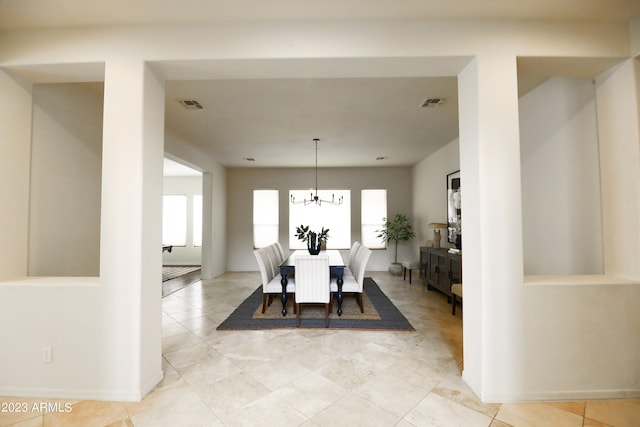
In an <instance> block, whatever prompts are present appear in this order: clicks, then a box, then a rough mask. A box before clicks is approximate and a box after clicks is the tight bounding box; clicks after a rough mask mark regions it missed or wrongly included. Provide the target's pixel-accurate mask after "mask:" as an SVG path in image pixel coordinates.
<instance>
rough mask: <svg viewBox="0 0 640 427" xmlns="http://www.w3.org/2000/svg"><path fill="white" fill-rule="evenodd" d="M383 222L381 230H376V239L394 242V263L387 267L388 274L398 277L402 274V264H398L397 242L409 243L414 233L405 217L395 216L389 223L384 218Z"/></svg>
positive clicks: (414, 235)
mask: <svg viewBox="0 0 640 427" xmlns="http://www.w3.org/2000/svg"><path fill="white" fill-rule="evenodd" d="M384 220H385V222H384V225H383V226H382V230H376V231H377V232H379V233H380V234H378V236H377V237H378V238H381V239H383V240H384V241H385V242H390V241H394V242H395V255H394V258H393V260H394V261H393V263H392V264H391V265H390V266H389V272H390V273H391V274H395V275H399V274H401V273H402V264H400V263H399V262H398V242H406V241H409V240H411V239H413V238H414V237H416V233H414V232H413V229H412V228H411V224H410V223H409V218H407V217H406V216H405V215H402V214H397V215H396V217H395V218H394V219H393V221H389V220H388V219H387V218H384Z"/></svg>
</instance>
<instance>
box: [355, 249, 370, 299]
mask: <svg viewBox="0 0 640 427" xmlns="http://www.w3.org/2000/svg"><path fill="white" fill-rule="evenodd" d="M370 256H371V249H369V248H366V247H364V246H362V247H361V248H360V249H358V254H357V255H356V265H355V266H354V267H355V268H354V269H353V270H351V272H352V273H353V275H354V277H355V279H356V282H358V285H359V287H360V290H359V291H358V292H362V287H363V284H364V275H365V272H366V270H367V263H368V262H369V257H370Z"/></svg>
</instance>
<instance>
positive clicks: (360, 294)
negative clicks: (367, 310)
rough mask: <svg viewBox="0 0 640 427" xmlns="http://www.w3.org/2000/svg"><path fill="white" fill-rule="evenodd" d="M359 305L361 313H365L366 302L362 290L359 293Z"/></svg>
mask: <svg viewBox="0 0 640 427" xmlns="http://www.w3.org/2000/svg"><path fill="white" fill-rule="evenodd" d="M357 299H358V305H359V306H360V313H364V304H363V303H362V292H360V293H359V294H358V298H357Z"/></svg>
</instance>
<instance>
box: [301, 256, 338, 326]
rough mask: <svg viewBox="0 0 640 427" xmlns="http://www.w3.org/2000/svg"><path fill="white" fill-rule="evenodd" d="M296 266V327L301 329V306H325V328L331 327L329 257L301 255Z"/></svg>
mask: <svg viewBox="0 0 640 427" xmlns="http://www.w3.org/2000/svg"><path fill="white" fill-rule="evenodd" d="M295 265H296V277H295V279H296V294H295V300H296V306H295V308H296V327H298V328H299V327H300V313H301V311H302V307H301V306H300V304H324V307H325V314H324V326H325V327H329V303H330V302H331V285H330V277H331V276H330V274H329V257H328V256H327V255H300V256H297V257H296V259H295Z"/></svg>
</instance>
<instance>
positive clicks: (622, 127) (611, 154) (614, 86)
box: [596, 59, 640, 280]
mask: <svg viewBox="0 0 640 427" xmlns="http://www.w3.org/2000/svg"><path fill="white" fill-rule="evenodd" d="M596 97H597V109H598V139H599V149H600V174H601V185H602V222H603V224H602V225H603V227H602V228H603V241H604V271H605V273H606V274H610V275H616V276H622V277H626V278H628V279H632V280H640V263H638V259H639V258H640V220H639V218H640V130H639V128H638V123H639V122H640V107H639V104H640V101H639V100H640V60H639V59H629V60H627V61H625V62H624V63H622V64H620V65H619V66H616V67H614V68H613V69H611V70H609V71H607V72H606V73H603V74H602V75H600V76H598V78H597V79H596Z"/></svg>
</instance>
